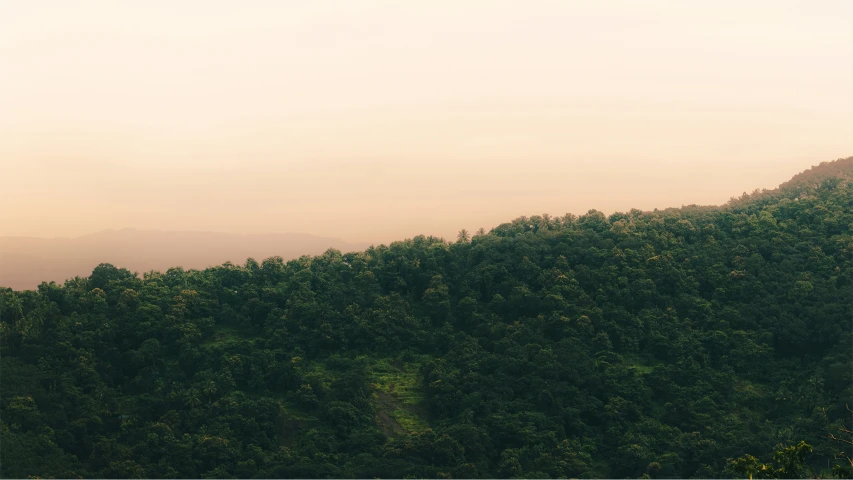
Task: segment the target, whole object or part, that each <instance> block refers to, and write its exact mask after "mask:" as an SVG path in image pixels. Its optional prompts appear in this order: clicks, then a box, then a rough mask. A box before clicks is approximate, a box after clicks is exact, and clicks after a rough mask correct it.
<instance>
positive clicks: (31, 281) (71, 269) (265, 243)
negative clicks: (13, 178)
mask: <svg viewBox="0 0 853 480" xmlns="http://www.w3.org/2000/svg"><path fill="white" fill-rule="evenodd" d="M367 246H368V245H363V244H353V243H347V242H343V241H341V240H338V239H335V238H325V237H316V236H313V235H303V234H296V233H287V234H269V235H236V234H228V233H216V232H169V231H147V230H135V229H122V230H107V231H104V232H100V233H95V234H92V235H86V236H83V237H78V238H71V239H68V238H59V239H44V238H31V237H0V285H3V286H5V287H10V288H14V289H16V290H22V289H35V288H36V287H37V286H38V284H39V283H41V282H43V281H47V282H50V281H55V282H57V283H62V282H64V281H65V280H66V279H68V278H73V277H75V276H87V275H89V273H91V272H92V269H93V268H95V267H96V266H97V265H98V264H100V263H112V264H115V265H121V266H123V267H125V268H127V269H129V270H131V271H135V272H140V273H143V272H148V271H150V270H162V271H166V270H167V269H169V268H171V267H183V268H185V269H202V268H207V267H209V266H212V265H221V264H223V263H225V262H229V261H230V262H235V263H241V264H242V263H243V262H245V261H246V259H247V258H261V259H263V258H268V257H272V256H276V255H278V256H281V257H282V258H284V259H286V260H290V259H293V258H299V257H301V256H302V255H319V254H321V253H323V252H324V251H326V250H327V249H329V248H335V249H338V250H343V251H355V250H362V249H364V248H366V247H367Z"/></svg>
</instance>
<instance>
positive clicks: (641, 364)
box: [622, 355, 663, 375]
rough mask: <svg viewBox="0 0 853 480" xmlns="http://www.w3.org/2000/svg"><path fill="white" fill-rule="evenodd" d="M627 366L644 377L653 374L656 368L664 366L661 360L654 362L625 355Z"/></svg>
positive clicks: (636, 356)
mask: <svg viewBox="0 0 853 480" xmlns="http://www.w3.org/2000/svg"><path fill="white" fill-rule="evenodd" d="M622 359H623V361H624V362H625V365H626V366H627V367H628V368H631V369H633V370H635V371H637V372H638V373H641V374H643V375H645V374H649V373H651V372H652V371H653V370H654V369H655V367H657V366H660V365H663V362H661V361H660V360H652V359H648V358H644V357H641V356H639V355H623V356H622Z"/></svg>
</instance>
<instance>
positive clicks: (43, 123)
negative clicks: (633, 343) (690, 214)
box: [0, 0, 853, 243]
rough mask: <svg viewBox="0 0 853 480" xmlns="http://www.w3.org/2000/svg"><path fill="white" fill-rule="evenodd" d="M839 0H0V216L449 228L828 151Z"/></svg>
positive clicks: (342, 228) (850, 55)
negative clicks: (418, 0) (703, 0)
mask: <svg viewBox="0 0 853 480" xmlns="http://www.w3.org/2000/svg"><path fill="white" fill-rule="evenodd" d="M851 24H853V1H850V0H738V1H734V0H717V1H713V2H699V1H689V2H687V1H672V0H642V1H640V0H601V1H573V0H560V1H551V0H531V1H529V2H521V1H515V0H513V1H503V0H459V1H450V0H446V1H443V0H435V1H430V2H399V1H369V0H346V1H331V0H312V1H311V2H297V1H278V0H276V1H266V0H251V1H237V0H234V1H216V0H168V1H167V0H147V1H145V2H130V1H127V2H119V1H114V0H103V1H99V0H76V1H74V2H68V1H65V0H28V1H25V2H23V1H17V2H16V1H11V0H0V179H2V184H0V186H1V187H0V205H2V206H3V207H2V208H0V235H26V236H40V237H74V236H79V235H85V234H89V233H93V232H97V231H100V230H104V229H119V228H127V227H130V228H138V229H154V230H200V231H218V232H229V233H283V232H302V233H309V234H315V235H323V236H331V237H337V238H342V239H345V240H349V241H359V242H361V241H366V242H376V243H388V242H390V241H393V240H398V239H403V238H410V237H412V236H414V235H418V234H432V235H438V236H444V237H446V238H454V237H455V234H456V232H457V231H458V230H459V229H461V228H467V229H469V230H476V229H477V228H480V227H484V228H486V229H487V230H488V229H489V228H491V227H494V226H496V225H498V224H500V223H503V222H506V221H510V220H512V219H513V218H516V217H518V216H521V215H535V214H541V213H550V214H552V215H562V214H564V213H567V212H570V213H575V214H582V213H585V212H586V211H588V210H589V209H592V208H595V209H598V210H601V211H603V212H605V213H612V212H615V211H627V210H629V209H631V208H640V209H644V210H650V209H654V208H667V207H679V206H681V205H689V204H700V205H707V204H721V203H724V202H726V201H727V200H728V199H729V198H730V197H732V196H739V195H740V194H742V193H743V192H745V191H752V190H754V189H756V188H774V187H776V186H778V185H779V184H780V183H782V182H784V181H786V180H787V179H789V178H790V177H791V176H793V175H794V174H796V173H798V172H800V171H803V170H806V169H808V168H809V167H810V166H812V165H816V164H818V163H820V162H822V161H831V160H835V159H837V158H841V157H847V156H850V155H853V87H851V85H853V83H851V80H850V79H851V78H853V29H851V28H850V25H851Z"/></svg>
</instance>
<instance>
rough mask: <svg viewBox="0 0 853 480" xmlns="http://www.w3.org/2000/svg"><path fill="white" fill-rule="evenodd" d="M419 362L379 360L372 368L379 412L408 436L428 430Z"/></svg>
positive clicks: (374, 395) (372, 381) (372, 380)
mask: <svg viewBox="0 0 853 480" xmlns="http://www.w3.org/2000/svg"><path fill="white" fill-rule="evenodd" d="M422 361H423V359H418V360H417V361H415V362H402V361H394V360H392V359H382V360H379V361H378V362H376V363H375V364H374V365H373V366H372V368H371V378H370V381H371V383H370V387H371V388H373V389H374V394H373V395H372V397H373V399H374V401H375V403H376V404H377V406H378V408H379V410H380V412H381V413H386V414H387V415H389V416H390V417H391V418H393V419H394V420H395V421H396V422H397V423H398V424H399V425H400V426H401V427H402V428H403V429H405V430H406V431H408V432H418V431H423V430H425V429H427V428H429V424H428V423H427V422H426V420H425V418H424V417H425V412H424V403H425V400H426V396H425V394H424V391H423V388H422V386H421V376H420V373H419V371H420V365H421V363H422Z"/></svg>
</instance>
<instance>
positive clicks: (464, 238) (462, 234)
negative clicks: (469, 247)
mask: <svg viewBox="0 0 853 480" xmlns="http://www.w3.org/2000/svg"><path fill="white" fill-rule="evenodd" d="M470 241H471V235H470V234H469V233H468V230H465V229H464V228H463V229H462V230H459V234H458V235H456V242H457V243H468V242H470Z"/></svg>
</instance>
